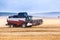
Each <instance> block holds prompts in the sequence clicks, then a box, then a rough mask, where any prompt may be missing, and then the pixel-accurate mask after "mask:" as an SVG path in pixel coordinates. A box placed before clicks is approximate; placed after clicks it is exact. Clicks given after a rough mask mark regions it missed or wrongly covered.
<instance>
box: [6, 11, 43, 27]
mask: <svg viewBox="0 0 60 40" xmlns="http://www.w3.org/2000/svg"><path fill="white" fill-rule="evenodd" d="M42 22H43V20H42V19H39V20H32V16H29V15H28V14H27V12H20V13H18V15H14V16H9V17H8V19H7V25H9V27H17V26H19V27H20V26H21V27H24V28H25V27H28V26H30V27H31V26H32V25H39V24H42Z"/></svg>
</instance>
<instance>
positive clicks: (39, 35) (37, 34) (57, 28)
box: [0, 17, 60, 40]
mask: <svg viewBox="0 0 60 40" xmlns="http://www.w3.org/2000/svg"><path fill="white" fill-rule="evenodd" d="M42 19H43V24H42V25H38V26H32V27H31V28H21V27H19V28H9V27H8V26H6V25H5V24H6V18H5V17H0V40H60V19H58V18H42Z"/></svg>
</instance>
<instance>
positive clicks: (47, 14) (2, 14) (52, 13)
mask: <svg viewBox="0 0 60 40" xmlns="http://www.w3.org/2000/svg"><path fill="white" fill-rule="evenodd" d="M30 14H31V15H32V16H36V17H58V16H59V17H60V12H46V13H30ZM10 15H17V13H11V12H0V16H10Z"/></svg>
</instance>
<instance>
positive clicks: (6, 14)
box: [0, 12, 16, 16]
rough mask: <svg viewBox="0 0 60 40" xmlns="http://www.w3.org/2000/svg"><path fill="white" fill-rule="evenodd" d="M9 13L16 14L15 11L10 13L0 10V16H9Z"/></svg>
mask: <svg viewBox="0 0 60 40" xmlns="http://www.w3.org/2000/svg"><path fill="white" fill-rule="evenodd" d="M10 15H16V13H11V12H0V16H10Z"/></svg>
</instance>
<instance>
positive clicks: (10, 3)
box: [0, 0, 60, 12]
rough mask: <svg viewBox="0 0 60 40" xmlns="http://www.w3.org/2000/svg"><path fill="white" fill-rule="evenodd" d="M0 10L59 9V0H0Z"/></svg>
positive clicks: (35, 10)
mask: <svg viewBox="0 0 60 40" xmlns="http://www.w3.org/2000/svg"><path fill="white" fill-rule="evenodd" d="M0 11H2V12H21V11H27V12H47V11H60V0H0Z"/></svg>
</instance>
